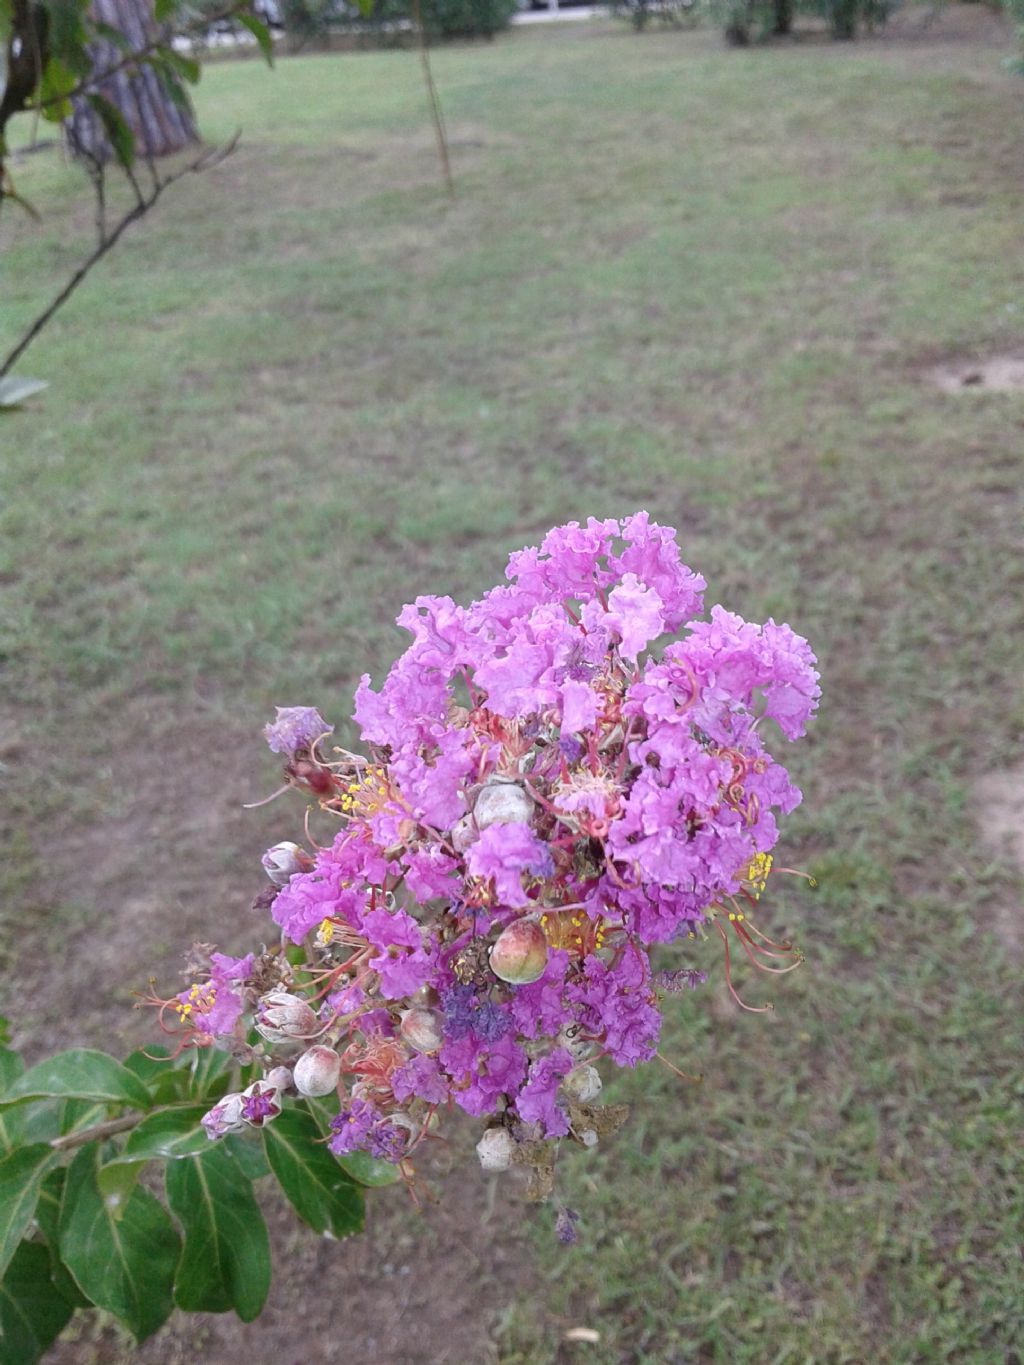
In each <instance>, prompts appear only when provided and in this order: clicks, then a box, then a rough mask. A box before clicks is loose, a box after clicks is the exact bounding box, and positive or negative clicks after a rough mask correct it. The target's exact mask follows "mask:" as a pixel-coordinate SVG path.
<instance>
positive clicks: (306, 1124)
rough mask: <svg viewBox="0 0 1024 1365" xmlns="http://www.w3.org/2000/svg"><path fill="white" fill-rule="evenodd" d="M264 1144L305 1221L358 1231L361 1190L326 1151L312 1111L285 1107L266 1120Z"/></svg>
mask: <svg viewBox="0 0 1024 1365" xmlns="http://www.w3.org/2000/svg"><path fill="white" fill-rule="evenodd" d="M263 1145H264V1148H265V1150H266V1153H267V1160H268V1161H269V1162H270V1169H271V1170H272V1171H273V1173H274V1174H275V1175H276V1176H277V1179H278V1181H279V1182H280V1185H281V1188H282V1190H284V1192H285V1194H286V1195H287V1196H288V1200H289V1202H290V1204H291V1205H292V1207H293V1208H294V1210H295V1212H296V1213H297V1214H298V1215H299V1217H300V1218H301V1219H302V1220H303V1222H304V1223H308V1224H309V1226H310V1227H311V1228H313V1230H314V1231H315V1232H329V1233H330V1234H331V1235H332V1236H334V1237H349V1236H351V1235H352V1233H354V1232H359V1231H360V1230H361V1229H362V1226H363V1195H362V1191H361V1190H360V1189H359V1187H358V1186H357V1185H355V1184H354V1183H353V1181H352V1178H351V1176H350V1175H349V1174H348V1173H347V1172H346V1171H345V1170H344V1169H343V1168H342V1167H341V1166H340V1165H339V1163H338V1160H337V1158H336V1157H334V1156H332V1155H331V1153H330V1152H329V1151H328V1150H327V1146H326V1144H325V1143H324V1141H323V1138H322V1136H321V1134H320V1129H319V1128H318V1126H317V1123H316V1120H315V1119H314V1118H313V1116H312V1115H311V1114H308V1113H306V1112H305V1111H304V1110H302V1109H296V1108H291V1107H290V1108H288V1109H285V1110H284V1111H283V1112H282V1113H281V1114H280V1115H278V1117H277V1118H276V1119H274V1121H273V1122H272V1123H267V1124H264V1126H263Z"/></svg>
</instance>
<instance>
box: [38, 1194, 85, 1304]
mask: <svg viewBox="0 0 1024 1365" xmlns="http://www.w3.org/2000/svg"><path fill="white" fill-rule="evenodd" d="M65 1174H66V1172H65V1171H64V1170H62V1169H58V1170H56V1171H51V1172H50V1174H49V1175H48V1176H46V1177H45V1178H44V1180H43V1183H42V1186H41V1187H40V1190H39V1203H38V1204H37V1205H36V1223H37V1224H38V1226H39V1230H40V1231H41V1232H42V1234H43V1236H44V1237H45V1238H46V1241H47V1243H48V1245H49V1248H50V1278H51V1280H52V1281H53V1287H54V1289H56V1291H57V1293H58V1294H62V1295H63V1296H64V1298H65V1299H67V1301H68V1303H70V1304H71V1306H72V1308H91V1307H92V1304H91V1302H90V1301H89V1299H87V1298H86V1297H85V1295H84V1294H83V1293H82V1291H81V1290H80V1289H79V1287H78V1285H77V1284H75V1282H74V1280H73V1279H72V1278H71V1273H70V1271H69V1270H68V1268H67V1266H66V1265H65V1264H64V1262H63V1261H62V1260H61V1259H60V1245H59V1241H60V1239H59V1237H58V1233H57V1229H58V1227H59V1224H60V1202H61V1198H62V1196H63V1194H64V1176H65Z"/></svg>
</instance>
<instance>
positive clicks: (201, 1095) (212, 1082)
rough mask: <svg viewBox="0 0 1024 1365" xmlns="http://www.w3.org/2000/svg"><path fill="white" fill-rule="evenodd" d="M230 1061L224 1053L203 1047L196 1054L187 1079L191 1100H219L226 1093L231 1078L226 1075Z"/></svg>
mask: <svg viewBox="0 0 1024 1365" xmlns="http://www.w3.org/2000/svg"><path fill="white" fill-rule="evenodd" d="M230 1061H231V1058H230V1056H229V1055H228V1053H226V1052H221V1050H220V1049H219V1048H216V1047H204V1048H201V1049H199V1050H198V1051H197V1052H196V1056H195V1061H194V1062H193V1063H192V1075H191V1077H190V1078H189V1084H188V1092H189V1094H190V1095H191V1096H192V1098H193V1099H197V1100H200V1099H202V1100H205V1099H220V1097H221V1095H223V1094H226V1093H227V1088H228V1085H229V1083H230V1080H231V1077H230V1076H229V1075H227V1074H226V1072H227V1066H228V1063H229V1062H230Z"/></svg>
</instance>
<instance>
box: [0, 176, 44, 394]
mask: <svg viewBox="0 0 1024 1365" xmlns="http://www.w3.org/2000/svg"><path fill="white" fill-rule="evenodd" d="M4 198H5V199H10V198H11V193H10V191H9V190H5V191H4ZM34 212H35V210H33V213H34ZM35 216H36V217H37V218H38V216H39V215H38V214H36V215H35ZM49 387H50V386H49V384H48V383H47V381H46V380H45V379H19V378H18V377H17V376H16V375H13V374H9V375H6V376H5V377H4V378H3V379H0V408H16V407H18V406H19V405H20V404H22V403H24V401H25V399H26V398H32V397H33V396H34V395H35V394H37V393H42V391H43V389H47V388H49Z"/></svg>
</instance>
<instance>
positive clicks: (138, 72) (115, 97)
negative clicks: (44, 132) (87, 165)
mask: <svg viewBox="0 0 1024 1365" xmlns="http://www.w3.org/2000/svg"><path fill="white" fill-rule="evenodd" d="M90 12H91V14H92V17H93V19H95V20H97V22H99V23H104V24H109V25H110V27H111V28H116V29H118V30H119V31H120V32H121V33H123V34H124V36H125V37H126V38H127V39H128V41H129V43H130V44H131V45H132V48H133V49H135V50H136V51H140V50H141V49H142V48H144V47H145V46H146V45H147V44H148V43H151V42H152V41H153V38H154V37H155V36H156V35H157V34H158V32H159V30H158V28H157V25H156V22H155V20H154V18H153V13H152V4H151V0H92V4H91V6H90ZM91 51H92V59H93V70H94V71H95V72H96V73H97V74H98V75H100V76H101V79H100V80H98V81H97V82H96V84H95V86H94V87H93V89H94V90H95V92H96V93H97V94H100V95H103V96H104V97H105V98H106V99H108V100H109V101H110V103H111V104H113V105H115V106H116V108H117V109H118V111H119V112H120V114H121V116H122V118H123V119H124V120H125V122H126V123H127V124H128V127H129V128H130V129H131V130H132V133H133V134H134V135H135V154H136V156H139V157H141V158H143V159H147V158H150V157H156V156H168V155H169V154H170V153H171V152H180V151H181V149H182V148H183V147H186V146H188V144H189V143H190V142H197V141H198V137H197V135H196V130H195V125H194V124H193V122H192V119H191V118H190V117H189V116H188V114H187V113H186V112H185V111H184V110H183V109H181V108H179V107H178V105H177V104H175V103H174V101H173V100H172V99H171V97H170V96H169V95H168V93H167V91H166V90H165V89H164V87H163V86H162V85H161V83H160V80H159V78H158V76H157V74H156V72H155V71H154V70H153V69H152V67H150V66H146V65H143V66H141V67H138V68H136V69H135V70H134V71H131V72H130V71H129V68H127V67H122V68H121V69H120V70H118V71H115V72H114V73H113V74H112V75H111V76H108V77H106V78H105V79H104V78H102V72H104V71H106V70H108V69H110V68H112V67H114V66H116V65H117V64H118V63H119V62H121V61H123V60H124V56H125V54H124V53H123V52H122V51H120V50H119V49H118V48H117V47H115V45H114V44H113V43H108V42H103V41H100V42H98V43H95V44H93V45H92V46H91ZM73 106H74V112H73V113H72V115H71V117H70V118H69V119H68V120H67V123H66V124H65V129H66V132H67V138H68V143H69V145H70V147H71V150H72V152H73V153H74V154H75V155H78V156H86V157H88V158H90V159H93V160H99V161H107V160H108V159H109V158H110V156H111V154H112V151H111V147H110V144H109V142H108V141H107V138H106V135H105V134H104V131H103V125H102V123H101V122H100V120H99V118H98V117H97V116H96V114H95V112H94V111H93V109H92V108H91V107H90V106H89V104H88V103H87V101H86V100H85V99H81V98H79V99H76V100H74V102H73Z"/></svg>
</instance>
